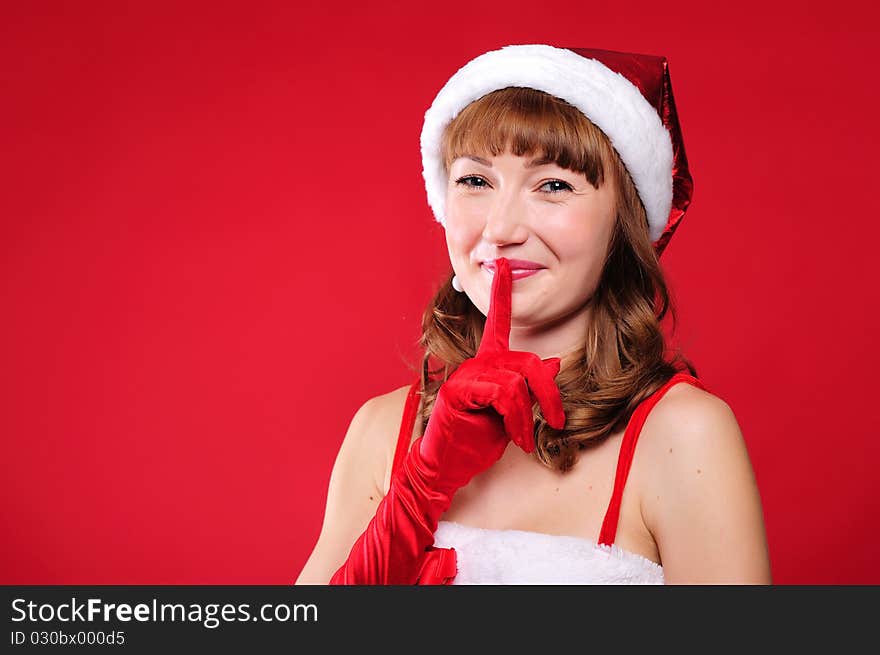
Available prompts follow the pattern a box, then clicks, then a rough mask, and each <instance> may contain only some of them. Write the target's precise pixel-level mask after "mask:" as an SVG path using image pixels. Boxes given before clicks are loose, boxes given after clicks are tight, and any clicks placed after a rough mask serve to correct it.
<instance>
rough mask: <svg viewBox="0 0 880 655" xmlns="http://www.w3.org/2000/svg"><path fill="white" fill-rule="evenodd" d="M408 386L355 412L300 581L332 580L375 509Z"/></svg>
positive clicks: (324, 582)
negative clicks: (316, 534)
mask: <svg viewBox="0 0 880 655" xmlns="http://www.w3.org/2000/svg"><path fill="white" fill-rule="evenodd" d="M408 388H409V387H401V388H400V389H396V390H395V391H392V392H390V393H387V394H384V395H382V396H377V397H375V398H371V399H370V400H368V401H367V402H366V403H364V404H363V405H362V406H361V408H360V409H358V411H357V412H356V413H355V415H354V418H352V420H351V423H350V425H349V427H348V431H347V432H346V434H345V438H344V439H343V441H342V446H341V447H340V449H339V453H338V455H337V456H336V461H335V463H334V465H333V470H332V472H331V474H330V483H329V487H328V490H327V505H326V508H325V510H324V522H323V525H322V527H321V533H320V535H319V536H318V541H317V543H316V544H315V548H314V550H312V554H311V555H310V556H309V559H308V560H307V561H306V563H305V566H304V567H303V569H302V571H301V572H300V574H299V577H298V578H297V580H296V583H295V584H298V585H301V584H320V585H325V584H327V583H328V582H329V580H330V578H331V577H332V576H333V574H334V573H335V572H336V570H337V569H338V568H339V567H340V566H341V565H342V563H343V562H344V561H345V559H346V558H347V557H348V554H349V551H350V550H351V547H352V544H354V542H355V541H356V540H357V538H358V537H359V536H360V535H361V533H362V532H363V531H364V530H365V529H366V527H367V524H369V522H370V519H372V518H373V516H374V515H375V513H376V508H377V507H378V506H379V502H380V501H381V500H382V497H383V495H384V492H383V487H384V484H383V478H384V476H385V473H386V468H387V467H388V466H389V465H390V464H389V457H393V448H394V445H395V443H396V442H395V441H394V440H395V439H396V437H397V433H398V428H399V425H398V424H399V422H400V418H401V415H402V412H403V404H404V401H405V400H406V392H407V390H408ZM395 420H396V421H397V423H395Z"/></svg>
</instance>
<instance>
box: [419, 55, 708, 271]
mask: <svg viewBox="0 0 880 655" xmlns="http://www.w3.org/2000/svg"><path fill="white" fill-rule="evenodd" d="M509 86H517V87H529V88H532V89H538V90H539V91H544V92H546V93H549V94H551V95H554V96H556V97H557V98H561V99H562V100H565V101H566V102H568V103H570V104H571V105H574V106H575V107H577V108H578V109H579V110H580V111H581V112H583V114H584V115H585V116H586V117H587V118H589V119H590V120H591V121H592V122H593V123H594V124H595V125H596V126H597V127H598V128H599V129H601V130H602V132H604V133H605V135H606V136H607V137H608V139H609V140H610V141H611V144H612V145H613V146H614V149H615V150H616V151H617V153H618V155H620V159H621V161H622V162H623V164H624V166H626V168H627V170H628V171H629V174H630V177H631V178H632V181H633V183H634V184H635V187H636V190H637V191H638V194H639V198H640V199H641V201H642V204H643V205H644V207H645V212H646V213H647V216H648V229H649V234H650V238H651V241H652V242H653V244H654V248H655V251H656V252H657V255H658V256H659V255H660V253H662V252H663V249H664V248H665V247H666V244H667V243H668V242H669V239H670V238H671V237H672V233H673V232H674V231H675V228H676V227H677V226H678V224H679V222H680V221H681V219H682V218H683V217H684V213H685V211H686V210H687V207H688V205H689V204H690V201H691V196H692V194H693V180H692V179H691V176H690V172H689V171H688V165H687V158H686V157H685V152H684V143H683V141H682V137H681V129H680V127H679V124H678V114H677V113H676V110H675V102H674V100H673V97H672V84H671V82H670V80H669V67H668V65H667V62H666V58H665V57H658V56H651V55H641V54H634V53H625V52H615V51H612V50H596V49H587V48H555V47H553V46H549V45H509V46H505V47H503V48H501V49H500V50H493V51H491V52H487V53H484V54H482V55H480V56H478V57H476V58H475V59H473V60H471V61H470V62H468V63H467V64H465V65H464V66H463V67H462V68H460V69H459V70H458V71H457V72H456V73H455V74H454V75H453V76H452V77H451V78H449V81H447V82H446V84H445V85H444V86H443V88H442V89H440V92H439V93H438V94H437V97H436V98H435V99H434V102H433V103H432V104H431V107H430V108H429V109H428V111H427V112H425V122H424V125H423V127H422V134H421V149H422V167H423V170H422V175H423V177H424V178H425V188H426V189H427V192H428V204H429V205H430V206H431V209H432V210H433V212H434V216H435V218H436V219H437V221H438V222H439V223H440V224H441V225H444V222H445V216H444V210H445V208H444V204H445V199H446V186H447V183H448V178H447V175H446V172H445V170H444V166H443V160H442V157H441V153H440V140H441V137H442V135H443V129H444V128H445V127H446V125H447V124H449V122H450V121H452V119H454V118H455V117H456V116H457V115H458V114H459V112H460V111H461V110H462V109H464V108H465V107H466V106H467V105H468V104H470V103H471V102H473V101H474V100H477V99H478V98H481V97H482V96H484V95H486V94H487V93H490V92H491V91H495V90H497V89H503V88H505V87H509Z"/></svg>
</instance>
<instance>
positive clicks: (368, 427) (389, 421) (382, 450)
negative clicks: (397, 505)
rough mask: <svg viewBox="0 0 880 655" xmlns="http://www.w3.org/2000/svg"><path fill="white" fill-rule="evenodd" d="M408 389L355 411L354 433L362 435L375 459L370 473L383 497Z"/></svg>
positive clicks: (370, 402) (377, 398) (375, 399)
mask: <svg viewBox="0 0 880 655" xmlns="http://www.w3.org/2000/svg"><path fill="white" fill-rule="evenodd" d="M409 388H410V387H409V385H406V386H403V387H398V388H396V389H392V390H391V391H389V392H387V393H383V394H381V395H379V396H374V397H372V398H370V399H369V400H368V401H367V402H365V403H364V405H363V406H362V407H361V408H360V409H359V410H358V414H359V415H360V416H359V419H358V420H359V426H358V432H359V433H360V434H361V435H363V436H362V439H363V440H364V444H363V445H364V446H365V447H366V448H367V449H369V451H370V452H371V453H372V454H373V455H374V457H375V460H374V461H375V465H374V468H373V470H374V471H375V475H376V486H377V488H378V489H380V490H381V494H382V495H383V496H384V495H385V493H387V489H388V481H389V479H390V472H391V466H392V464H393V462H394V451H395V449H396V447H397V436H398V434H399V431H400V423H401V421H402V419H403V411H404V408H405V405H406V397H407V394H408V393H409Z"/></svg>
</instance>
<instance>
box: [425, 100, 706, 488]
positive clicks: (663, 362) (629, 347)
mask: <svg viewBox="0 0 880 655" xmlns="http://www.w3.org/2000/svg"><path fill="white" fill-rule="evenodd" d="M441 149H442V156H443V160H444V163H445V166H446V170H447V172H448V171H449V166H450V164H451V162H452V161H453V160H454V159H455V158H456V157H459V156H461V155H462V154H465V153H470V154H484V155H491V156H497V155H499V154H501V153H503V152H505V151H509V152H511V153H512V154H514V155H518V156H525V155H533V156H534V155H542V156H544V157H548V158H550V159H551V160H553V161H555V162H556V163H557V164H558V165H559V166H560V167H562V168H565V169H569V170H572V171H575V172H578V173H581V174H583V175H585V176H586V178H587V180H588V181H589V182H590V184H592V185H593V186H594V187H595V188H599V186H600V185H601V184H602V183H603V182H604V180H605V179H606V176H613V178H614V179H615V180H616V182H617V184H616V187H617V202H616V206H617V216H616V220H615V226H614V230H613V234H612V237H611V243H610V245H609V248H608V254H607V257H606V260H605V265H604V269H603V272H602V275H601V278H600V281H599V284H598V287H597V289H596V292H595V293H594V294H593V297H592V299H591V300H590V303H591V304H592V310H591V312H590V315H589V319H588V323H587V326H586V328H587V329H586V339H585V342H584V345H583V348H582V349H578V350H576V351H574V352H573V353H571V354H569V355H568V356H567V357H566V358H565V359H563V361H562V366H561V370H560V372H559V375H558V376H557V378H556V382H557V385H558V386H559V389H560V392H561V397H562V405H563V408H564V410H565V416H566V422H565V427H564V429H562V430H555V429H553V428H551V427H550V426H549V425H547V423H546V421H545V420H544V417H543V415H542V413H541V410H540V407H539V406H538V404H537V403H535V405H534V406H533V408H532V412H533V415H534V418H535V443H536V449H535V452H536V454H537V457H538V459H539V461H541V462H542V463H543V464H544V465H545V466H548V467H550V468H555V469H558V470H559V471H562V472H566V471H568V470H570V469H571V468H572V466H573V465H574V463H575V461H576V459H577V452H578V451H579V450H583V449H585V448H587V447H588V446H590V445H595V444H598V443H600V442H601V441H603V440H604V439H606V438H607V437H609V436H610V435H612V434H614V433H615V432H616V431H618V430H620V429H622V428H623V427H624V426H625V425H626V422H627V421H628V420H629V418H630V416H631V415H632V412H633V410H634V409H635V407H636V406H637V405H638V404H639V403H640V402H641V401H642V400H644V399H645V398H646V397H647V396H649V395H650V394H652V393H653V392H654V391H656V390H657V389H658V388H659V387H661V386H662V385H663V384H664V383H666V382H667V381H668V380H669V378H670V377H672V375H674V374H675V373H676V372H678V371H680V370H684V369H685V368H687V370H688V371H689V372H690V374H691V375H694V376H696V374H697V372H696V369H695V368H694V367H693V365H692V364H691V363H690V362H689V361H688V360H687V359H686V358H685V357H684V356H683V355H682V354H681V352H680V351H679V350H678V349H676V351H675V352H674V353H671V354H670V353H668V352H667V344H666V340H665V339H664V335H663V332H662V331H661V326H660V321H661V320H662V319H663V317H664V316H665V315H666V313H667V312H670V313H671V316H672V320H673V332H674V329H675V323H676V317H675V308H674V304H673V302H672V299H671V296H670V292H669V290H668V288H667V285H666V282H665V280H664V276H663V271H662V269H661V268H660V264H659V261H658V258H657V255H656V252H655V250H654V248H653V246H652V244H651V241H650V237H649V233H648V221H647V216H646V213H645V209H644V206H643V205H642V202H641V199H640V198H639V196H638V193H637V192H636V188H635V185H634V184H633V182H632V179H631V178H630V176H629V173H628V171H627V170H626V167H625V166H624V165H623V163H622V162H621V160H620V157H619V156H618V154H617V152H616V151H615V150H614V148H613V147H612V145H611V143H610V141H609V140H608V138H607V137H606V136H605V134H604V133H603V132H602V131H601V130H600V129H599V128H598V127H596V126H595V125H594V124H593V123H592V122H591V121H590V120H589V119H587V118H586V117H585V116H584V115H583V114H582V113H581V112H580V111H579V110H578V109H577V108H575V107H574V106H572V105H570V104H569V103H567V102H565V101H564V100H561V99H559V98H557V97H555V96H552V95H549V94H547V93H544V92H543V91H537V90H535V89H528V88H522V87H508V88H505V89H500V90H497V91H494V92H492V93H489V94H487V95H485V96H483V97H481V98H479V99H478V100H476V101H474V102H472V103H471V104H470V105H468V106H467V107H466V108H465V109H464V110H463V111H462V112H461V113H460V114H459V115H458V116H456V118H455V119H454V120H453V121H452V122H450V124H449V125H448V126H447V127H446V129H445V131H444V133H443V138H442V142H441ZM485 321H486V317H485V316H484V315H483V314H482V313H481V312H480V311H479V310H478V309H477V308H476V306H474V304H473V303H472V302H471V301H470V299H469V298H468V296H467V295H466V294H464V293H458V292H457V291H455V290H454V289H453V288H452V273H450V274H449V277H448V278H447V279H446V280H445V281H444V282H443V283H442V285H441V286H440V288H439V289H438V290H437V292H436V293H435V295H434V297H433V299H432V300H431V302H430V303H429V305H428V307H427V308H426V309H425V312H424V314H423V316H422V334H421V337H420V339H419V346H420V347H421V348H422V349H423V353H424V354H423V356H422V361H421V370H420V376H421V389H420V392H421V395H422V396H423V403H422V409H421V415H420V417H419V419H420V429H419V432H420V433H423V432H424V429H425V427H426V425H427V422H428V419H429V418H430V416H431V410H432V409H433V406H434V400H435V399H436V396H437V391H438V390H439V388H440V386H441V385H442V384H443V382H445V381H446V379H447V378H448V377H449V376H450V375H451V374H452V373H453V372H454V371H455V369H456V368H457V367H458V365H459V364H461V363H462V362H463V361H464V360H466V359H468V358H471V357H473V356H474V355H475V354H476V352H477V348H478V346H479V343H480V339H481V338H482V334H483V325H484V324H485Z"/></svg>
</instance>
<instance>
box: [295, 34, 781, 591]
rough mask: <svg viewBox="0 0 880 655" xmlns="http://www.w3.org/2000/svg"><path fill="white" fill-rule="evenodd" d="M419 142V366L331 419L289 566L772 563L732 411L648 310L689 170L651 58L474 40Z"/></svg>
mask: <svg viewBox="0 0 880 655" xmlns="http://www.w3.org/2000/svg"><path fill="white" fill-rule="evenodd" d="M421 145H422V158H423V164H424V177H425V181H426V187H427V192H428V202H429V204H430V205H431V207H432V209H433V211H434V214H435V217H436V218H437V220H438V221H439V222H440V223H441V224H443V226H444V228H445V230H446V243H447V247H448V252H449V257H450V261H451V264H452V268H453V270H454V273H455V274H454V276H452V277H451V279H450V280H449V281H447V283H446V284H445V285H444V286H443V287H442V288H441V289H440V290H439V292H438V293H437V295H436V297H435V298H434V299H433V301H432V303H431V305H430V306H429V307H428V309H427V311H426V312H425V316H424V320H423V334H422V340H421V344H422V346H423V347H424V352H425V355H424V362H423V370H422V373H421V375H420V376H419V379H418V380H416V381H415V382H414V383H413V385H412V386H410V387H403V388H400V389H397V390H395V391H392V392H390V393H388V394H385V395H382V396H378V397H376V398H372V399H370V400H368V401H367V402H366V403H365V404H364V405H363V406H362V407H361V408H360V409H359V410H358V412H357V413H356V414H355V416H354V418H353V419H352V421H351V424H350V427H349V429H348V433H347V434H346V436H345V439H344V441H343V444H342V447H341V449H340V451H339V454H338V456H337V459H336V462H335V465H334V467H333V472H332V474H331V478H330V487H329V491H328V498H327V507H326V511H325V516H324V524H323V527H322V529H321V534H320V536H319V538H318V541H317V544H316V546H315V548H314V551H313V552H312V554H311V556H310V557H309V559H308V561H307V562H306V565H305V567H304V568H303V570H302V572H301V573H300V576H299V578H298V579H297V584H326V583H328V582H330V583H331V584H449V583H452V584H480V583H493V584H530V583H539V584H541V583H543V584H565V583H570V584H588V583H626V582H631V583H664V582H665V583H690V584H693V583H745V584H769V583H770V582H771V576H770V564H769V558H768V549H767V543H766V537H765V530H764V524H763V516H762V509H761V501H760V496H759V493H758V489H757V485H756V483H755V478H754V474H753V471H752V467H751V464H750V461H749V456H748V452H747V449H746V446H745V443H744V440H743V437H742V434H741V432H740V429H739V426H738V424H737V421H736V418H735V416H734V414H733V412H732V411H731V409H730V407H729V406H728V405H727V404H726V403H725V402H724V401H723V400H722V399H720V398H718V397H717V396H715V395H713V394H712V393H711V392H710V391H709V390H708V389H707V387H706V385H704V384H703V383H702V382H700V381H699V380H698V379H697V377H696V370H695V369H694V367H693V366H692V365H691V364H690V363H689V362H688V361H687V360H686V359H684V357H682V356H681V355H680V354H679V353H675V354H673V355H670V353H668V352H667V348H666V343H665V340H664V336H663V333H662V331H661V327H660V321H661V319H662V318H663V317H664V316H665V315H666V313H667V311H668V310H670V309H671V305H670V300H669V294H668V291H667V287H666V284H665V282H664V278H663V272H662V269H661V267H660V265H659V262H658V259H659V257H660V254H661V253H662V251H663V249H664V248H665V246H666V244H667V243H668V241H669V238H670V237H671V236H672V233H673V231H674V230H675V229H676V227H677V226H678V224H679V223H680V221H681V219H682V217H683V216H684V213H685V210H686V209H687V206H688V204H689V202H690V197H691V193H692V182H691V177H690V174H689V172H688V166H687V160H686V158H685V153H684V146H683V143H682V139H681V133H680V128H679V124H678V118H677V114H676V111H675V105H674V101H673V96H672V88H671V84H670V80H669V73H668V68H667V65H666V60H665V59H664V58H662V57H650V56H645V55H636V54H631V53H617V52H610V51H601V50H585V49H577V50H570V49H564V48H555V47H551V46H546V45H522V46H507V47H505V48H502V49H500V50H496V51H492V52H488V53H485V54H483V55H481V56H479V57H477V58H476V59H474V60H472V61H471V62H469V63H468V64H467V65H466V66H464V67H463V68H461V69H460V70H459V71H458V72H457V73H456V74H455V75H453V76H452V78H450V80H449V81H448V82H447V83H446V85H445V86H444V87H443V89H441V91H440V93H439V94H438V96H437V98H436V99H435V101H434V103H433V104H432V106H431V108H430V109H429V110H428V112H427V113H426V115H425V125H424V127H423V131H422V139H421ZM673 316H674V312H673ZM636 445H638V448H636Z"/></svg>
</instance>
